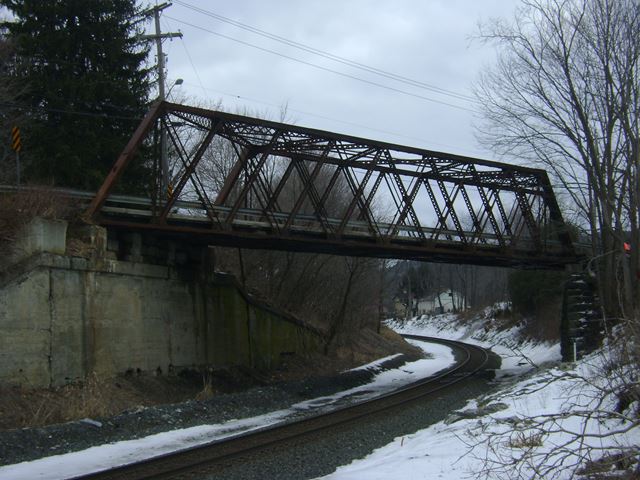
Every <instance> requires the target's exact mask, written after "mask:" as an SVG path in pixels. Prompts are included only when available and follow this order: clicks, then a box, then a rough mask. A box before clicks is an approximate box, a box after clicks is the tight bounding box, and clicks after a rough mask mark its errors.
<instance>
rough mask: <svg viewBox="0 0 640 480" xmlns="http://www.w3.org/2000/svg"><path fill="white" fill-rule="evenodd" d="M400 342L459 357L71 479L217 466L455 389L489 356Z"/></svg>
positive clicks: (134, 477)
mask: <svg viewBox="0 0 640 480" xmlns="http://www.w3.org/2000/svg"><path fill="white" fill-rule="evenodd" d="M404 337H405V338H408V339H414V340H421V341H429V342H432V343H439V344H442V345H447V346H449V347H452V348H454V349H456V350H458V351H459V352H462V353H463V359H462V360H461V361H459V362H458V363H457V364H456V365H455V366H454V367H453V368H450V369H447V370H446V371H444V372H441V373H440V374H438V375H435V376H431V377H428V378H426V379H422V380H420V381H417V382H414V383H412V384H410V385H407V386H405V387H402V388H400V389H398V390H395V391H393V392H390V393H387V394H384V395H380V396H378V397H375V398H373V399H369V400H366V401H363V402H359V403H357V404H353V405H350V406H346V407H341V408H338V409H335V410H332V411H331V412H326V413H320V414H316V415H313V416H310V417H306V418H303V419H302V420H298V421H294V422H288V423H280V424H277V425H274V426H270V427H265V428H262V429H258V430H254V431H251V432H249V433H243V434H240V435H236V436H233V437H231V438H226V439H222V440H214V441H211V442H208V443H205V444H202V445H198V446H195V447H189V448H186V449H182V450H178V451H175V452H171V453H168V454H162V455H158V456H156V457H152V458H148V459H145V460H142V461H139V462H135V463H131V464H126V465H122V466H118V467H115V468H112V469H109V470H103V471H99V472H94V473H89V474H86V475H82V476H79V477H74V479H72V480H81V479H82V480H106V479H121V478H126V479H128V480H142V479H150V478H154V479H155V478H171V477H173V476H175V475H179V474H185V473H189V472H195V471H199V470H201V469H206V468H215V466H216V465H219V464H220V462H228V461H230V460H231V459H233V458H238V457H243V456H245V455H248V454H250V453H251V452H254V451H257V450H262V449H265V448H268V447H273V446H275V445H277V444H279V443H284V442H289V441H291V440H294V439H298V438H300V437H303V436H307V435H310V434H315V433H319V432H322V431H327V430H329V429H331V428H336V427H338V426H341V425H344V424H347V423H349V422H354V421H356V420H362V419H364V418H366V417H368V416H373V415H377V414H380V413H382V412H386V411H388V410H391V409H394V408H399V407H401V406H404V405H407V404H410V403H412V402H416V401H418V400H421V399H423V398H426V397H428V396H429V395H431V394H433V393H435V392H440V391H441V390H443V389H445V388H447V387H449V386H451V385H454V384H456V383H458V382H460V381H462V380H464V379H466V378H468V377H470V376H471V375H474V374H475V373H477V372H478V371H480V370H483V369H485V368H486V366H487V363H488V360H489V352H488V351H487V350H485V349H483V348H480V347H477V346H474V345H469V344H465V343H462V342H457V341H454V340H445V339H440V338H434V337H423V336H417V335H404Z"/></svg>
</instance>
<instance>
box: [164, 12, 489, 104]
mask: <svg viewBox="0 0 640 480" xmlns="http://www.w3.org/2000/svg"><path fill="white" fill-rule="evenodd" d="M176 3H177V4H179V5H182V6H183V7H185V8H188V9H190V10H193V11H194V12H197V13H200V14H203V15H206V16H208V17H211V18H214V19H216V20H218V21H220V22H224V23H227V24H230V25H233V26H235V27H238V28H241V29H243V30H247V31H249V32H252V33H254V34H256V35H260V36H262V37H265V38H269V39H271V40H274V41H276V42H280V43H283V44H285V45H288V46H290V47H294V48H298V49H300V50H303V51H305V52H308V53H311V54H313V55H317V56H320V57H323V58H327V59H329V60H332V61H335V62H338V63H341V64H343V65H348V66H350V67H353V68H357V69H360V70H363V71H365V72H368V73H373V74H375V75H379V76H382V77H385V78H388V79H391V80H394V81H397V82H400V83H404V84H407V85H411V86H414V87H418V88H423V89H425V90H429V91H431V92H434V93H438V94H441V95H447V96H450V97H452V98H455V99H458V100H464V101H467V102H474V103H478V102H477V100H476V99H475V98H473V97H471V96H469V95H465V94H462V93H458V92H454V91H452V90H447V89H445V88H441V87H438V86H436V85H431V84H429V83H426V82H422V81H419V80H414V79H412V78H409V77H405V76H402V75H399V74H397V73H393V72H389V71H386V70H382V69H380V68H376V67H372V66H370V65H366V64H364V63H360V62H356V61H354V60H350V59H348V58H345V57H341V56H339V55H334V54H332V53H330V52H327V51H325V50H320V49H318V48H315V47H312V46H309V45H306V44H304V43H300V42H296V41H294V40H290V39H288V38H285V37H282V36H280V35H276V34H273V33H270V32H267V31H265V30H261V29H259V28H257V27H253V26H251V25H248V24H246V23H242V22H239V21H237V20H233V19H231V18H228V17H225V16H222V15H219V14H217V13H214V12H212V11H210V10H206V9H204V8H200V7H196V6H194V5H191V4H189V3H187V2H184V1H181V0H176Z"/></svg>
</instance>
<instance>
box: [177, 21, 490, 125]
mask: <svg viewBox="0 0 640 480" xmlns="http://www.w3.org/2000/svg"><path fill="white" fill-rule="evenodd" d="M165 16H166V17H167V18H170V19H171V20H173V21H175V22H179V23H182V24H184V25H188V26H190V27H192V28H195V29H198V30H202V31H204V32H207V33H210V34H212V35H216V36H218V37H221V38H224V39H227V40H231V41H233V42H237V43H240V44H242V45H245V46H248V47H251V48H255V49H257V50H261V51H263V52H267V53H271V54H273V55H277V56H279V57H282V58H286V59H288V60H292V61H294V62H298V63H301V64H303V65H308V66H310V67H313V68H317V69H319V70H323V71H325V72H330V73H334V74H336V75H340V76H342V77H345V78H350V79H352V80H357V81H359V82H362V83H366V84H368V85H373V86H376V87H380V88H384V89H386V90H390V91H392V92H396V93H401V94H403V95H407V96H410V97H414V98H419V99H421V100H426V101H428V102H433V103H439V104H441V105H446V106H448V107H452V108H457V109H459V110H464V111H467V112H472V113H478V112H477V111H476V110H472V109H470V108H466V107H462V106H460V105H455V104H453V103H449V102H445V101H443V100H437V99H435V98H430V97H425V96H424V95H419V94H417V93H412V92H407V91H406V90H401V89H399V88H395V87H391V86H389V85H384V84H382V83H378V82H374V81H372V80H367V79H364V78H361V77H357V76H355V75H350V74H348V73H344V72H340V71H338V70H333V69H332V68H328V67H323V66H321V65H318V64H316V63H312V62H307V61H306V60H301V59H299V58H295V57H292V56H289V55H285V54H283V53H280V52H276V51H275V50H270V49H268V48H264V47H260V46H259V45H255V44H253V43H249V42H245V41H244V40H240V39H237V38H234V37H230V36H229V35H224V34H222V33H218V32H214V31H213V30H209V29H208V28H205V27H201V26H199V25H195V24H193V23H190V22H187V21H185V20H180V19H178V18H174V17H170V16H169V15H165Z"/></svg>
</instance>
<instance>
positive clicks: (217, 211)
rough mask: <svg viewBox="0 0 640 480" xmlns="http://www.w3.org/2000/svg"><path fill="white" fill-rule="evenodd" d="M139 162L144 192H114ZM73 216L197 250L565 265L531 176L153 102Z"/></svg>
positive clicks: (551, 203) (567, 255) (538, 178)
mask: <svg viewBox="0 0 640 480" xmlns="http://www.w3.org/2000/svg"><path fill="white" fill-rule="evenodd" d="M163 136H164V141H163ZM165 145H166V147H165ZM160 148H166V150H165V151H166V152H167V156H168V162H167V163H168V171H167V173H166V175H164V176H163V168H162V165H161V162H160V161H159V160H157V159H159V158H160V152H159V150H160ZM149 158H153V159H155V160H148V159H149ZM145 159H146V160H145ZM143 163H144V164H145V165H147V167H149V166H151V164H153V165H152V168H151V171H152V175H151V177H150V181H149V182H148V185H146V189H147V191H148V195H147V196H146V197H145V198H142V197H136V198H133V197H130V196H127V197H124V196H119V195H117V194H116V192H117V191H118V185H119V183H122V182H123V180H122V179H123V176H126V175H127V170H128V169H130V170H129V171H131V170H132V169H133V167H132V165H135V164H138V165H140V164H143ZM86 215H87V218H88V219H89V220H90V221H93V222H96V223H99V224H102V225H105V226H108V227H110V228H122V229H128V230H136V231H150V232H154V233H155V234H162V235H168V236H174V237H177V238H188V239H189V241H191V242H200V243H203V244H210V245H222V246H237V247H246V248H262V249H277V250H290V251H301V252H319V253H331V254H338V255H354V256H369V257H381V258H399V259H413V260H422V261H433V262H450V263H470V264H480V265H495V266H515V267H538V268H559V267H562V266H563V265H565V264H567V263H573V262H575V261H576V255H575V252H574V249H573V246H572V243H571V240H570V238H569V235H568V233H567V229H566V226H565V224H564V222H563V219H562V215H561V213H560V209H559V208H558V204H557V201H556V198H555V196H554V194H553V191H552V189H551V184H550V182H549V179H548V176H547V174H546V172H545V171H543V170H538V169H533V168H525V167H520V166H515V165H508V164H502V163H497V162H491V161H486V160H479V159H474V158H468V157H463V156H459V155H452V154H446V153H441V152H434V151H429V150H423V149H418V148H411V147H406V146H401V145H394V144H390V143H384V142H378V141H374V140H368V139H364V138H357V137H351V136H346V135H340V134H336V133H331V132H326V131H320V130H314V129H309V128H303V127H299V126H295V125H287V124H283V123H277V122H272V121H267V120H261V119H256V118H250V117H245V116H240V115H233V114H229V113H224V112H218V111H212V110H205V109H200V108H194V107H190V106H185V105H177V104H172V103H167V102H161V103H157V104H155V105H154V106H153V107H152V108H151V110H150V111H149V112H148V113H147V115H146V116H145V118H144V119H143V120H142V122H141V123H140V125H139V126H138V128H137V130H136V131H135V133H134V134H133V136H132V137H131V139H130V141H129V143H128V144H127V146H126V147H125V149H124V151H123V152H122V154H121V155H120V157H119V158H118V159H117V161H116V162H115V164H114V165H113V168H112V169H111V171H110V172H109V174H108V176H107V178H106V180H105V182H104V183H103V185H102V186H101V188H100V189H99V191H98V193H97V194H96V196H95V197H94V198H93V200H92V202H91V205H90V207H89V209H88V210H87V213H86Z"/></svg>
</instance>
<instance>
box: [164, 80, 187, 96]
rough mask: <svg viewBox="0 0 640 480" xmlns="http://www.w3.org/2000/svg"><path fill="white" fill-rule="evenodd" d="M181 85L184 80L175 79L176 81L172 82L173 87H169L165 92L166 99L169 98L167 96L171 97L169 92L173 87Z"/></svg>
mask: <svg viewBox="0 0 640 480" xmlns="http://www.w3.org/2000/svg"><path fill="white" fill-rule="evenodd" d="M183 83H184V80H183V79H182V78H176V81H175V82H173V85H171V87H169V91H168V92H167V96H166V98H169V95H171V90H173V87H176V86H178V85H182V84H183Z"/></svg>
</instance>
